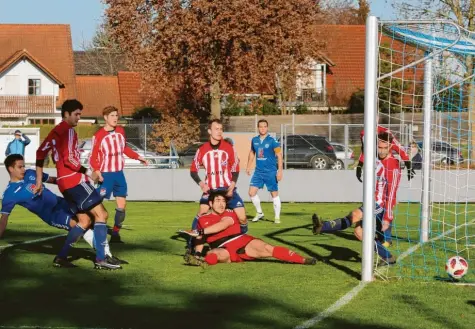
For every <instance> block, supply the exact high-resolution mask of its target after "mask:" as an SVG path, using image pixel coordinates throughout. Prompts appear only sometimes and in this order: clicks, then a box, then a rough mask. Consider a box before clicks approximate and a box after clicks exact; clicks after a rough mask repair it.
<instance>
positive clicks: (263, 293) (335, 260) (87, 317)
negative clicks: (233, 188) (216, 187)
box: [0, 202, 475, 329]
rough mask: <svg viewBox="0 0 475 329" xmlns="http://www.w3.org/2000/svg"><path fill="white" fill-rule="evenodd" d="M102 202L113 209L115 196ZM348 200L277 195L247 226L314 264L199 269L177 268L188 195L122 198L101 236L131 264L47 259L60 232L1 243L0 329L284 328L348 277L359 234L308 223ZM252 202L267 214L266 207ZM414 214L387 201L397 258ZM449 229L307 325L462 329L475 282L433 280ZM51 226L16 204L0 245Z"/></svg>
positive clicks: (351, 282) (356, 272)
mask: <svg viewBox="0 0 475 329" xmlns="http://www.w3.org/2000/svg"><path fill="white" fill-rule="evenodd" d="M106 206H107V208H108V209H109V211H110V213H111V214H113V209H114V204H113V203H112V202H108V203H107V204H106ZM356 206H358V205H357V204H283V205H282V216H281V218H282V224H280V225H278V226H277V225H275V224H273V223H272V222H270V221H261V222H258V223H250V224H249V226H250V231H249V233H250V234H251V235H254V236H256V237H261V238H263V239H264V240H265V241H267V242H269V243H271V244H274V245H284V246H288V247H289V248H291V249H293V250H295V251H297V252H299V253H302V254H305V255H309V256H316V257H318V258H319V259H325V260H326V261H325V262H319V263H318V264H317V265H315V266H301V265H293V264H283V263H280V262H276V261H273V260H266V261H256V262H246V263H239V264H218V265H217V266H213V267H209V268H208V269H206V270H202V269H201V268H197V267H189V266H185V265H183V260H182V254H183V251H184V242H183V240H182V239H181V238H179V237H177V236H176V234H175V232H176V231H177V229H180V228H187V227H188V226H189V225H190V222H191V219H192V218H193V216H194V213H195V212H196V211H197V208H198V205H197V204H196V203H179V202H174V203H155V202H149V203H145V202H142V203H141V202H133V203H132V202H131V203H129V204H128V208H127V219H126V222H125V226H124V229H123V230H122V236H123V239H124V241H125V242H126V243H125V244H121V245H112V251H113V253H114V254H115V255H117V256H118V257H121V258H123V259H126V260H127V261H129V262H130V265H124V269H123V270H121V271H115V272H106V271H96V270H94V269H93V264H92V262H91V259H92V257H94V254H93V253H92V251H91V250H90V249H88V248H87V247H88V246H87V245H86V243H85V242H80V243H78V245H77V246H76V248H75V249H74V250H73V253H72V255H73V256H74V257H76V258H78V259H77V260H76V261H75V264H76V265H78V266H79V267H78V268H75V269H57V268H53V267H52V261H53V258H54V255H55V253H56V252H57V250H58V248H59V246H60V245H61V244H62V242H63V241H64V240H63V238H56V239H53V240H47V241H43V242H39V243H32V244H25V245H18V246H16V247H12V248H7V249H4V250H0V252H1V254H0V310H1V311H0V328H6V327H9V328H21V327H23V328H36V327H38V328H41V327H51V328H56V327H67V328H76V327H77V328H92V327H94V328H164V329H168V328H186V329H191V328H193V329H199V328H206V329H224V328H226V329H228V328H229V329H231V328H236V329H237V328H253V329H259V328H272V329H279V328H294V327H295V326H298V325H299V324H302V323H303V322H305V321H307V320H309V319H311V318H314V317H315V316H318V315H319V314H320V313H321V312H323V311H324V310H326V309H327V308H328V307H330V306H331V305H332V304H333V303H335V302H336V301H338V300H339V299H340V298H341V297H342V296H344V295H345V294H346V293H347V292H349V291H350V290H351V289H353V288H354V287H355V286H356V285H358V283H359V280H360V271H361V258H360V256H361V254H360V252H361V243H360V242H359V241H357V240H355V238H354V237H353V233H352V229H348V230H347V231H345V232H341V233H338V234H325V235H319V236H314V235H312V232H311V226H310V216H311V214H312V213H313V212H314V211H315V210H317V211H318V212H319V214H320V215H322V216H323V217H324V218H335V217H342V216H344V215H346V214H347V213H348V212H349V211H350V210H352V209H353V208H355V207H356ZM251 207H252V206H251V205H248V215H250V216H251V215H254V212H253V210H251ZM263 207H264V212H265V213H266V214H267V215H272V214H273V211H272V204H264V205H263ZM418 211H419V208H418V206H416V205H406V204H400V205H399V206H398V209H397V218H396V220H397V222H396V223H397V225H396V227H395V228H394V230H393V233H397V234H398V237H399V239H398V240H397V241H395V243H394V245H393V247H392V249H391V250H392V251H394V252H395V253H396V255H399V254H400V253H402V252H404V251H405V250H407V249H408V248H409V247H410V246H413V245H415V244H416V243H417V239H418V232H417V225H418V224H417V214H418ZM112 216H113V215H112ZM112 216H111V217H112ZM269 217H271V216H269ZM451 220H453V219H450V218H447V219H446V221H447V222H450V221H451ZM433 230H434V232H436V231H437V230H442V228H440V225H437V226H434V225H433ZM457 231H459V230H458V229H456V230H455V231H454V233H453V234H454V237H450V236H448V237H447V238H443V239H439V240H437V241H434V242H432V243H431V244H430V245H426V246H423V247H422V248H418V249H417V250H416V251H415V252H414V253H413V254H411V255H409V256H407V257H405V258H404V259H403V261H402V262H401V263H402V265H399V266H395V267H393V268H391V269H390V270H389V272H387V276H389V277H390V279H389V280H388V281H383V280H376V281H375V282H373V283H370V284H369V285H367V286H366V287H365V288H364V289H363V290H362V291H361V292H360V293H359V294H358V295H357V296H356V297H355V298H354V299H353V300H351V301H350V302H349V304H347V305H346V306H344V307H343V308H341V309H339V310H338V311H336V312H335V313H333V314H332V315H330V316H329V317H328V318H327V319H325V320H323V321H321V322H319V323H317V324H316V325H315V328H371V329H372V328H393V329H402V328H407V329H415V328H431V329H436V328H441V329H442V328H444V329H445V328H457V329H458V328H467V329H468V328H473V326H474V323H475V291H474V290H475V287H473V286H455V285H452V284H449V283H447V282H445V281H443V280H437V279H436V278H437V277H438V276H439V277H441V278H443V277H444V269H443V262H445V259H446V257H447V256H449V254H450V252H451V250H452V249H453V248H454V246H453V245H451V243H452V244H453V241H455V240H456V239H457V234H460V232H458V233H457ZM61 233H63V231H61V230H57V229H54V228H50V227H48V226H47V225H46V224H44V223H42V222H41V221H40V220H39V219H38V218H36V217H34V216H33V215H31V214H29V213H28V212H27V211H26V210H24V209H20V208H19V207H18V208H16V209H15V210H14V212H13V213H12V215H11V217H10V223H9V225H8V228H7V231H6V233H5V236H4V238H3V239H2V240H0V247H1V246H5V245H7V244H8V243H17V242H20V241H29V240H34V239H40V238H43V237H50V236H53V235H56V234H61ZM444 250H448V252H447V251H444ZM469 263H470V265H471V266H472V271H471V272H470V273H469V274H468V275H467V277H466V281H468V282H473V281H475V280H474V274H473V273H474V272H473V267H475V262H474V261H473V258H472V259H471V260H469ZM410 277H414V279H410ZM399 278H400V279H399Z"/></svg>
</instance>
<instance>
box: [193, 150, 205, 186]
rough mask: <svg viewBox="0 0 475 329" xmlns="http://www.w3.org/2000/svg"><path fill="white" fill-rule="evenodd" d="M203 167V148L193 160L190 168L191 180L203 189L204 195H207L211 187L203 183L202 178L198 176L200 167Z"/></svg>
mask: <svg viewBox="0 0 475 329" xmlns="http://www.w3.org/2000/svg"><path fill="white" fill-rule="evenodd" d="M201 165H202V160H201V148H198V150H197V151H196V153H195V157H194V158H193V161H192V162H191V166H190V176H191V178H192V179H193V180H194V181H195V183H196V184H198V186H199V187H200V188H201V190H202V191H203V193H207V192H208V191H209V186H208V184H206V183H205V182H203V181H202V180H201V178H200V175H199V174H198V171H199V170H200V167H201Z"/></svg>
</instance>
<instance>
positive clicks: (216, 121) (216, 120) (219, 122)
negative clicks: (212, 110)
mask: <svg viewBox="0 0 475 329" xmlns="http://www.w3.org/2000/svg"><path fill="white" fill-rule="evenodd" d="M213 123H217V124H220V125H222V124H223V123H222V122H221V120H220V119H213V120H210V121H209V122H208V129H211V126H212V125H213Z"/></svg>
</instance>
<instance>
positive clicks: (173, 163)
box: [170, 161, 180, 169]
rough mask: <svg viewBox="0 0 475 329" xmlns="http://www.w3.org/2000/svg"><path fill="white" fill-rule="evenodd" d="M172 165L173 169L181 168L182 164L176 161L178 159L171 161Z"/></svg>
mask: <svg viewBox="0 0 475 329" xmlns="http://www.w3.org/2000/svg"><path fill="white" fill-rule="evenodd" d="M170 166H171V168H172V169H178V168H180V164H179V163H178V162H176V161H172V163H171V165H170Z"/></svg>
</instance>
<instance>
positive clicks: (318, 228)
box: [312, 207, 363, 234]
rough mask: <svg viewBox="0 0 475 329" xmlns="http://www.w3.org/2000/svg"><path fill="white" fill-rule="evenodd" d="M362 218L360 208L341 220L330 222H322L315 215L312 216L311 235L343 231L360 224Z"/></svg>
mask: <svg viewBox="0 0 475 329" xmlns="http://www.w3.org/2000/svg"><path fill="white" fill-rule="evenodd" d="M362 218H363V211H362V208H361V207H360V208H356V209H355V210H353V211H352V212H350V213H349V214H348V215H346V216H345V217H342V218H337V219H334V220H331V221H322V220H321V219H320V218H319V217H318V215H317V214H313V216H312V224H313V227H312V231H313V234H320V233H329V232H335V231H343V230H346V229H347V228H348V227H350V226H351V225H352V224H356V223H358V222H360V221H361V220H362Z"/></svg>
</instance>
